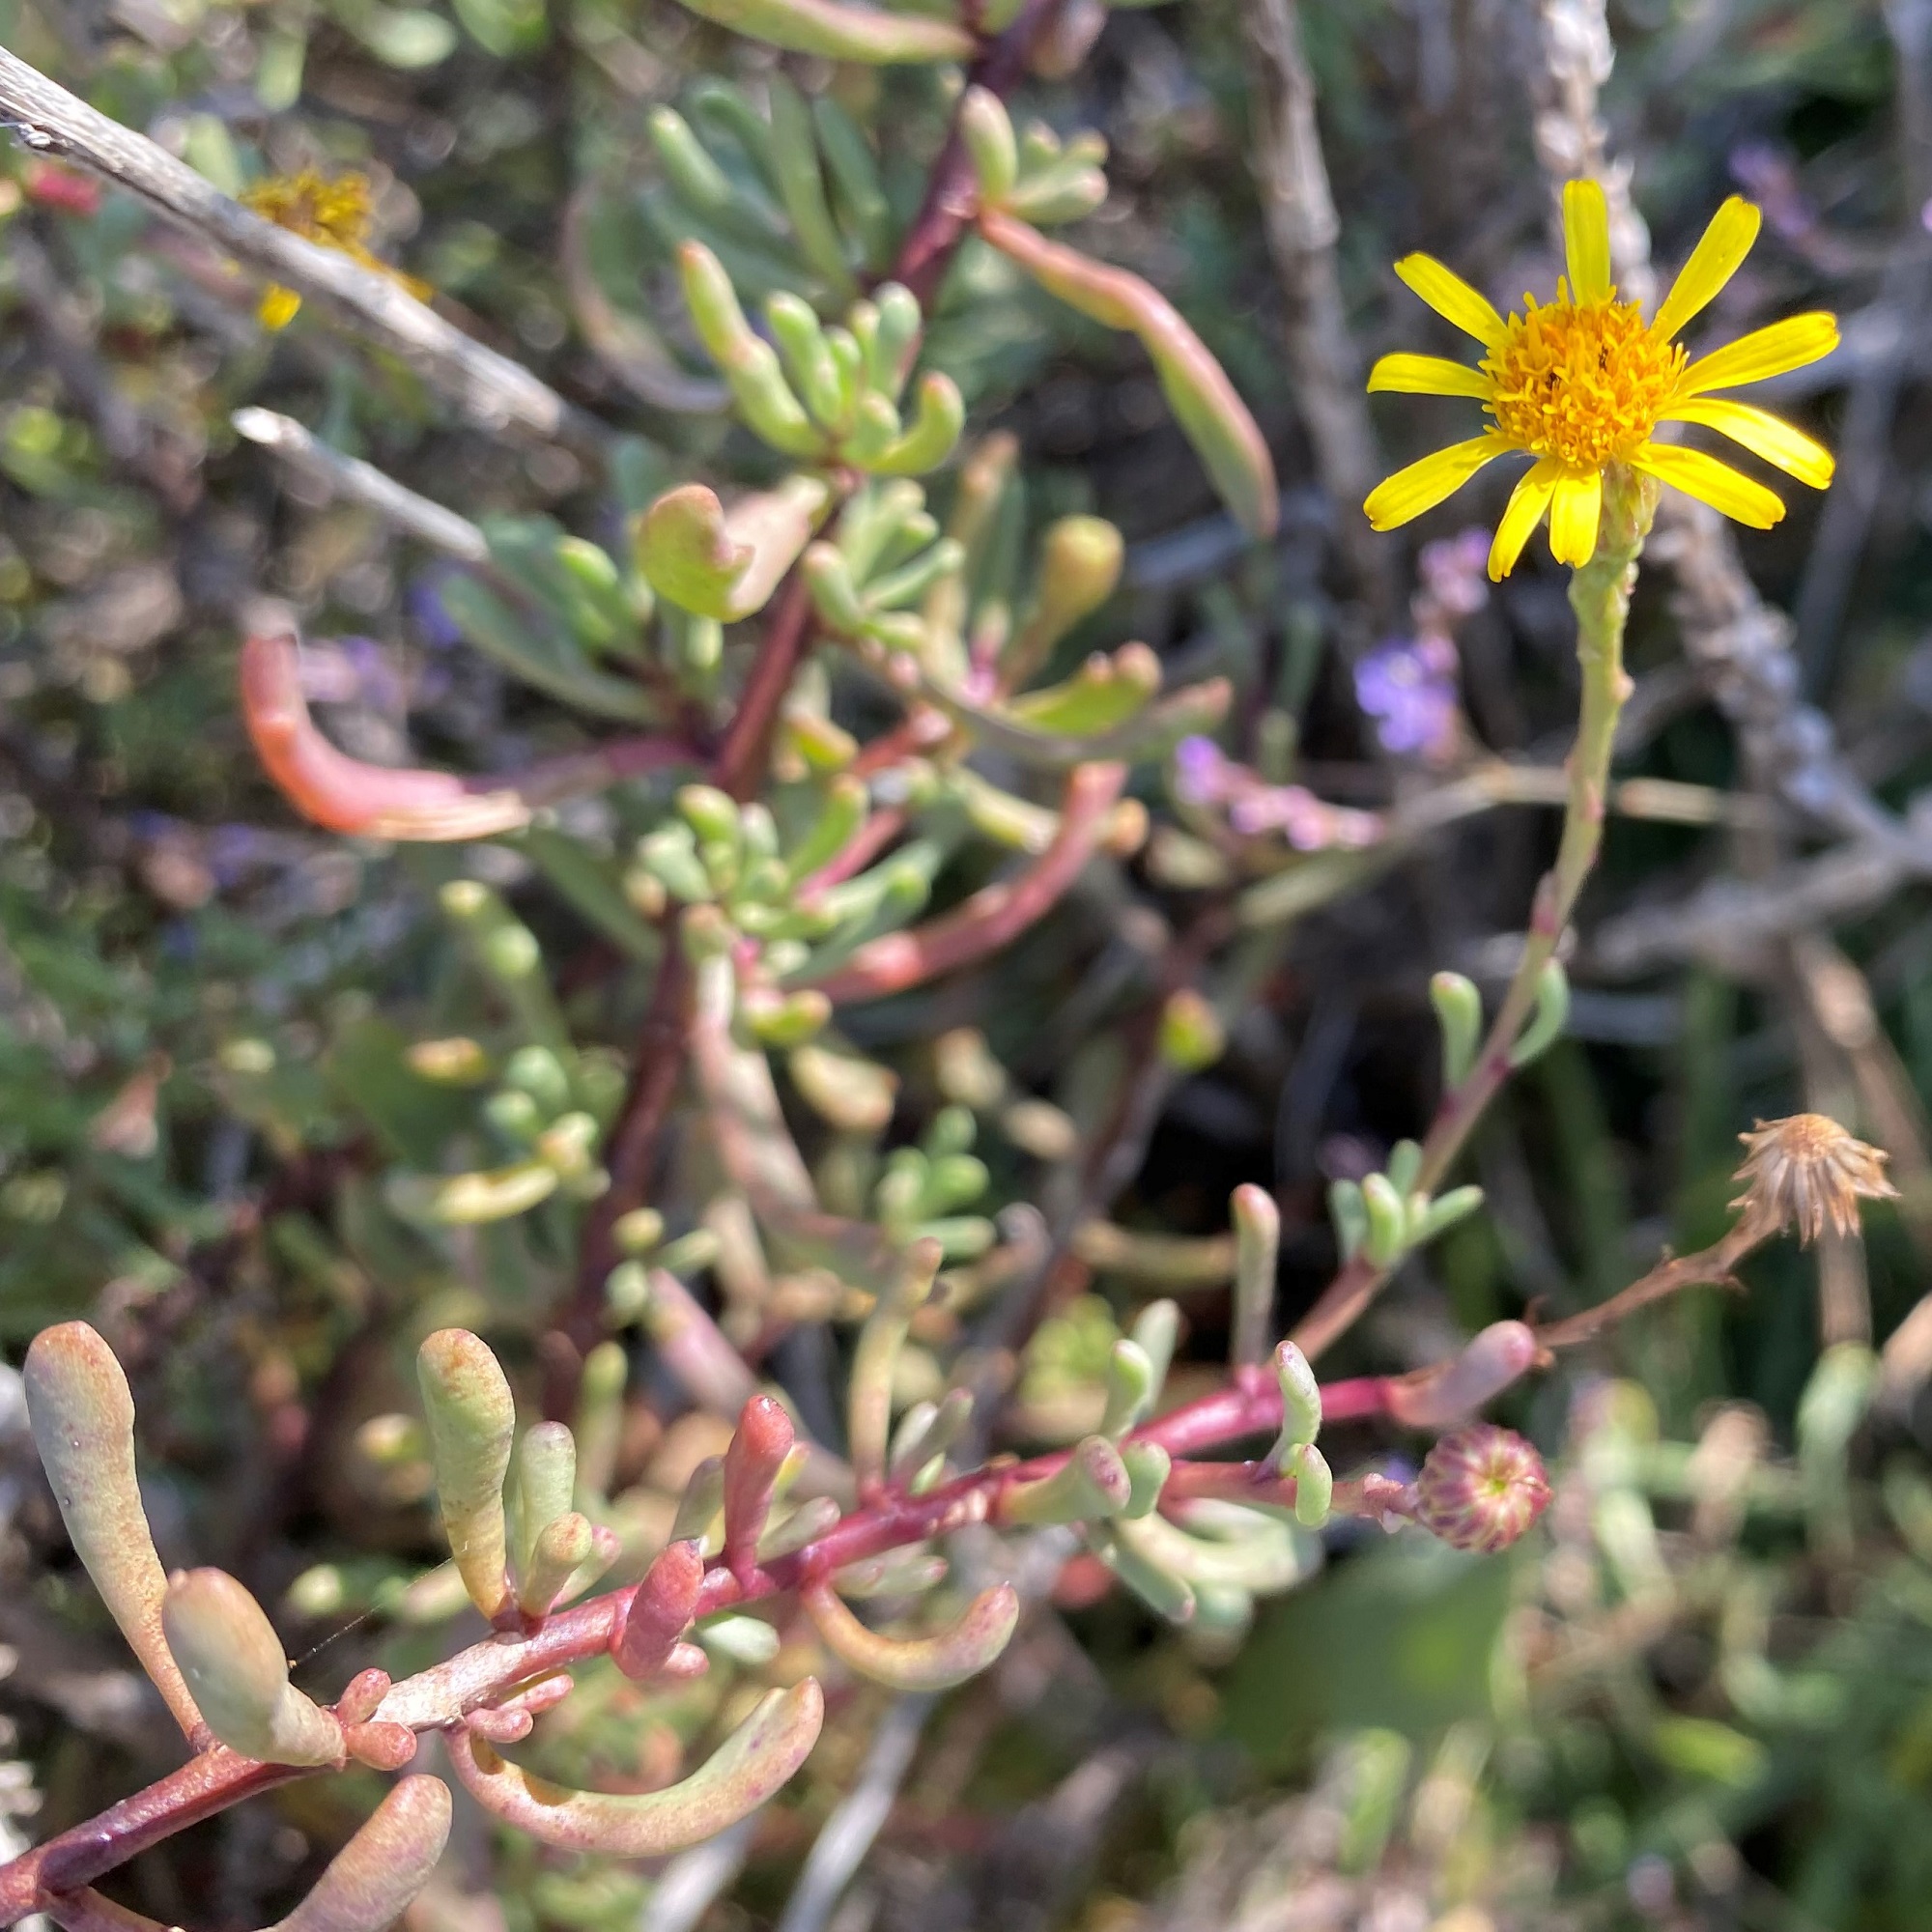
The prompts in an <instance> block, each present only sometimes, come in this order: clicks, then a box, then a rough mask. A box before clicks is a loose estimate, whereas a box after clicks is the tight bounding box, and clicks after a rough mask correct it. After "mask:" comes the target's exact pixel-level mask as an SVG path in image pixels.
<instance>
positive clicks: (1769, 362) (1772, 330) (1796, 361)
mask: <svg viewBox="0 0 1932 1932" xmlns="http://www.w3.org/2000/svg"><path fill="white" fill-rule="evenodd" d="M1837 346H1838V318H1837V317H1836V316H1834V315H1826V314H1824V313H1822V312H1814V313H1813V314H1810V315H1788V316H1786V317H1785V318H1784V320H1783V321H1782V322H1774V323H1773V324H1772V325H1771V326H1770V327H1768V328H1754V329H1752V330H1751V332H1750V333H1749V334H1748V335H1741V336H1739V337H1738V339H1737V340H1736V341H1735V342H1727V343H1725V344H1724V346H1723V347H1722V348H1721V349H1714V350H1712V352H1711V353H1710V355H1704V356H1700V357H1699V358H1698V359H1697V360H1696V361H1695V362H1693V363H1691V365H1690V368H1688V369H1687V370H1685V372H1684V380H1683V381H1682V382H1681V383H1679V384H1678V385H1677V394H1678V396H1679V397H1684V396H1701V395H1703V394H1704V393H1705V392H1706V391H1707V390H1710V389H1729V388H1732V387H1734V386H1735V385H1736V384H1739V383H1762V382H1763V381H1764V380H1765V378H1766V377H1768V376H1782V375H1783V374H1784V373H1785V371H1786V370H1788V369H1802V368H1804V365H1805V363H1807V362H1816V361H1817V360H1818V359H1819V358H1820V357H1821V356H1825V355H1831V353H1832V351H1833V350H1834V349H1835V348H1837Z"/></svg>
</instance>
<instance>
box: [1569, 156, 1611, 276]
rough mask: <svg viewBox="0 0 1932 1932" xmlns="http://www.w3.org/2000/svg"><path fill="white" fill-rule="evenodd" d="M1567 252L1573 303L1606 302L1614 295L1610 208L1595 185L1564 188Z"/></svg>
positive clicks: (1585, 183) (1586, 183) (1581, 183)
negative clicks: (1611, 280)
mask: <svg viewBox="0 0 1932 1932" xmlns="http://www.w3.org/2000/svg"><path fill="white" fill-rule="evenodd" d="M1563 252H1564V254H1565V255H1566V256H1567V257H1568V258H1569V266H1570V298H1571V300H1572V301H1579V302H1589V301H1605V300H1607V299H1608V298H1609V293H1610V205H1609V203H1608V202H1606V201H1605V199H1604V190H1603V189H1602V188H1601V187H1599V186H1598V185H1597V184H1596V183H1595V182H1593V181H1573V182H1565V183H1564V184H1563Z"/></svg>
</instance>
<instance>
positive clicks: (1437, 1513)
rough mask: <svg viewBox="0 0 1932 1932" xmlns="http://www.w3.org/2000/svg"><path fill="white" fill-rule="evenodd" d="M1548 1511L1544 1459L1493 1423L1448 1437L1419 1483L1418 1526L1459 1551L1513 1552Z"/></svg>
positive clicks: (1431, 1457) (1476, 1424) (1432, 1455)
mask: <svg viewBox="0 0 1932 1932" xmlns="http://www.w3.org/2000/svg"><path fill="white" fill-rule="evenodd" d="M1548 1506H1549V1478H1548V1476H1547V1475H1545V1473H1544V1469H1543V1458H1542V1457H1541V1456H1539V1455H1538V1454H1537V1453H1536V1449H1535V1447H1534V1445H1533V1444H1531V1443H1529V1442H1526V1441H1524V1440H1523V1438H1522V1437H1521V1436H1520V1435H1517V1434H1516V1433H1515V1432H1514V1431H1513V1430H1508V1429H1498V1428H1497V1427H1496V1426H1495V1424H1494V1423H1492V1422H1474V1423H1471V1424H1470V1425H1469V1426H1468V1427H1467V1428H1466V1429H1458V1430H1456V1431H1455V1432H1454V1433H1453V1434H1452V1435H1445V1436H1443V1437H1442V1439H1441V1440H1440V1441H1439V1442H1437V1443H1436V1445H1435V1448H1434V1449H1432V1450H1431V1451H1430V1452H1429V1457H1428V1460H1427V1461H1426V1462H1425V1463H1423V1465H1422V1474H1421V1475H1420V1476H1419V1477H1417V1478H1416V1484H1415V1520H1416V1521H1417V1522H1419V1523H1420V1524H1421V1525H1422V1526H1423V1528H1424V1529H1426V1530H1429V1531H1430V1532H1432V1534H1434V1535H1436V1536H1439V1537H1440V1538H1441V1539H1442V1541H1443V1542H1444V1543H1446V1544H1449V1545H1450V1546H1451V1547H1452V1548H1457V1549H1480V1550H1482V1551H1483V1552H1484V1553H1485V1554H1492V1553H1493V1552H1494V1551H1496V1550H1498V1549H1507V1548H1509V1546H1510V1545H1511V1544H1512V1543H1514V1542H1515V1541H1516V1540H1517V1538H1518V1537H1520V1535H1522V1533H1523V1532H1524V1531H1525V1530H1526V1529H1528V1528H1529V1527H1530V1526H1531V1524H1533V1523H1534V1522H1535V1521H1536V1520H1537V1518H1538V1517H1540V1516H1541V1515H1542V1514H1543V1512H1544V1511H1545V1510H1546V1509H1548Z"/></svg>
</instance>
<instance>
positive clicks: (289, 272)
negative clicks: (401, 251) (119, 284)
mask: <svg viewBox="0 0 1932 1932" xmlns="http://www.w3.org/2000/svg"><path fill="white" fill-rule="evenodd" d="M0 124H4V125H5V126H6V127H7V128H11V129H12V131H13V133H14V138H15V139H16V140H18V141H19V142H20V143H21V144H22V145H23V146H24V147H27V148H29V149H31V150H32V151H33V152H34V153H36V154H41V155H52V156H58V157H59V158H60V159H62V160H66V161H72V162H76V163H78V164H79V165H80V166H82V167H84V168H87V169H88V170H90V171H91V172H92V173H94V174H98V175H99V176H101V177H102V178H103V179H105V180H106V181H108V182H111V183H112V184H113V185H115V186H116V187H121V188H125V189H127V191H128V193H129V194H132V195H135V196H137V197H138V198H139V199H140V200H142V201H144V202H145V203H146V204H147V205H148V206H149V207H150V208H152V209H153V210H154V211H155V213H157V214H159V215H160V216H162V217H163V218H164V219H165V220H168V221H171V222H173V223H174V225H175V226H176V227H178V228H183V229H185V230H186V231H187V232H188V233H189V234H191V235H195V236H198V237H200V238H201V240H203V241H208V242H211V243H213V245H214V246H215V247H217V248H219V249H221V250H222V251H223V252H224V253H225V254H228V255H231V256H233V257H234V259H235V260H236V261H238V262H240V263H241V264H242V265H243V267H245V268H248V269H251V270H255V271H256V272H257V273H259V274H261V275H263V276H265V277H267V278H269V279H270V280H272V281H275V282H278V283H281V284H284V285H286V286H287V287H289V288H291V289H294V290H295V291H296V292H297V293H298V294H299V295H300V296H302V297H303V298H305V299H307V298H313V299H315V300H317V301H320V302H322V303H324V304H326V305H327V307H328V308H330V309H331V310H332V311H333V312H334V313H335V314H336V315H338V316H340V317H341V318H342V319H343V320H344V321H345V322H347V323H348V324H349V325H350V327H353V328H355V329H356V330H357V331H358V332H359V333H361V334H363V335H365V336H367V337H368V338H369V339H370V340H371V341H373V342H376V343H378V344H379V345H381V347H383V348H384V349H386V350H388V351H390V352H391V353H392V354H394V355H399V356H401V357H402V359H403V360H404V361H405V362H407V363H408V364H409V365H410V366H411V368H412V369H414V370H415V371H416V373H417V374H418V375H420V376H421V377H422V378H423V380H424V381H425V382H427V383H429V384H432V385H433V386H434V387H436V388H437V389H439V390H440V391H441V392H442V393H443V394H444V395H446V396H448V397H449V398H450V399H451V400H452V401H454V402H455V403H456V404H458V405H459V407H461V409H462V410H463V411H464V412H465V413H466V414H467V415H469V417H471V418H472V419H473V420H474V421H476V422H477V423H479V424H481V425H482V426H483V427H485V428H488V429H519V430H523V431H525V432H526V433H527V434H529V435H532V436H535V437H538V438H542V439H544V440H554V441H566V442H570V443H573V444H576V445H578V446H580V447H582V448H584V449H586V450H589V451H592V452H596V451H598V450H600V449H601V448H602V446H603V444H604V441H605V440H606V433H605V431H604V429H603V428H602V426H601V425H600V424H598V423H597V422H595V421H594V420H593V419H592V418H591V417H589V416H586V415H585V414H584V413H583V412H582V411H580V410H577V409H574V408H573V407H572V406H571V405H570V404H569V403H567V402H565V401H564V399H563V398H562V397H561V396H559V395H558V394H557V393H556V392H555V390H554V389H553V388H551V387H550V385H549V384H546V383H544V382H542V381H540V380H539V379H538V378H537V377H535V376H533V375H531V374H530V372H529V371H528V370H527V369H526V368H524V367H522V366H521V365H520V364H518V363H516V362H512V361H511V360H510V359H509V358H508V357H507V356H504V355H497V352H496V351H495V350H494V349H486V348H485V347H484V346H483V345H482V344H481V343H480V342H472V341H471V340H470V339H469V336H467V335H465V334H464V333H463V331H462V330H461V329H460V328H456V327H453V326H452V325H451V324H449V323H447V322H445V321H444V320H443V319H442V317H441V316H440V315H438V314H437V313H436V312H435V310H434V309H431V308H428V307H425V306H424V304H423V303H421V302H419V301H418V300H417V299H416V298H415V297H413V296H412V295H411V294H409V292H408V291H407V290H405V289H402V288H399V287H398V286H397V285H396V284H395V283H394V282H392V281H390V280H388V279H387V278H386V277H385V276H383V275H380V274H377V273H376V272H375V271H374V270H370V269H365V268H362V267H361V266H360V265H359V264H357V263H355V262H353V261H351V260H350V259H349V257H348V256H346V255H340V254H337V253H335V252H334V251H333V250H331V249H328V248H324V247H321V246H319V245H318V244H317V243H315V242H313V241H304V240H303V239H302V238H301V237H300V236H298V235H293V234H291V233H290V232H289V231H288V230H287V229H285V228H277V227H276V226H275V224H274V223H273V222H271V221H267V220H264V219H263V217H262V216H261V215H259V214H255V213H251V212H250V211H249V210H248V209H245V208H243V207H242V206H241V203H240V202H238V201H233V200H231V199H230V198H229V197H228V196H227V195H225V194H223V193H222V192H221V190H220V189H219V188H217V187H215V186H214V185H213V184H212V183H210V182H208V181H205V180H204V179H203V178H202V177H201V176H200V175H198V174H196V173H195V171H194V170H193V169H192V168H191V167H189V166H188V165H187V164H186V162H185V161H179V160H177V159H176V158H175V157H174V156H172V155H171V154H169V153H168V152H167V150H166V149H165V148H161V147H157V146H156V144H155V143H154V142H153V141H151V140H149V139H148V137H147V136H146V135H145V134H137V133H135V132H134V130H133V129H132V128H124V127H122V125H121V124H120V123H119V122H118V121H110V120H109V119H108V118H107V116H106V115H104V114H100V113H97V112H96V111H95V109H93V108H92V107H90V106H89V105H88V104H87V102H86V101H84V100H82V99H78V98H77V97H76V96H74V95H71V94H70V93H69V92H68V91H67V89H66V88H64V87H62V86H60V85H58V84H57V83H56V82H54V81H51V80H49V79H48V78H47V77H46V75H45V74H43V73H42V72H40V71H38V70H37V69H34V68H31V67H29V66H28V65H27V63H26V62H25V61H23V60H21V59H19V58H18V57H17V56H16V55H14V54H11V53H9V52H8V51H7V50H6V49H5V48H4V47H0Z"/></svg>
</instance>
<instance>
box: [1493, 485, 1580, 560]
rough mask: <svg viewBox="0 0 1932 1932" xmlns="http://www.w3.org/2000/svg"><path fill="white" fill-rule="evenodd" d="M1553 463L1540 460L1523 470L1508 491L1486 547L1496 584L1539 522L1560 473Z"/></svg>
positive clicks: (1518, 555)
mask: <svg viewBox="0 0 1932 1932" xmlns="http://www.w3.org/2000/svg"><path fill="white" fill-rule="evenodd" d="M1562 473H1563V472H1562V470H1560V469H1558V468H1557V467H1556V465H1555V464H1553V463H1550V462H1547V461H1546V462H1543V463H1539V464H1537V465H1536V466H1535V467H1534V468H1532V469H1528V470H1526V471H1525V472H1524V473H1523V475H1522V477H1521V479H1520V481H1519V482H1518V484H1517V486H1516V488H1515V489H1514V490H1513V491H1512V492H1511V493H1510V499H1509V508H1508V509H1506V510H1505V511H1504V512H1503V519H1502V522H1501V523H1499V524H1498V525H1497V526H1496V537H1495V541H1494V542H1493V543H1492V544H1491V546H1490V582H1492V583H1500V582H1502V581H1503V579H1504V578H1506V577H1507V576H1508V575H1509V574H1510V572H1511V571H1513V570H1514V569H1515V568H1516V560H1517V558H1518V557H1520V555H1521V554H1522V547H1523V545H1524V544H1526V543H1527V542H1528V541H1529V539H1530V534H1531V532H1532V531H1533V530H1534V529H1535V528H1536V526H1537V525H1538V524H1540V523H1541V522H1542V521H1543V513H1544V511H1545V510H1547V509H1548V507H1549V496H1550V492H1551V491H1553V490H1554V489H1555V488H1556V479H1557V477H1559V476H1560V475H1561V474H1562Z"/></svg>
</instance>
